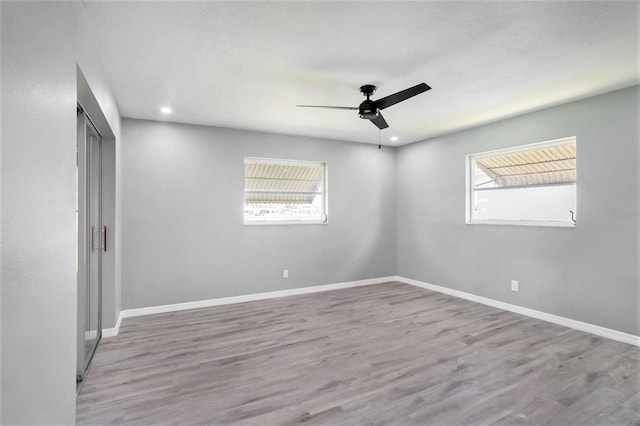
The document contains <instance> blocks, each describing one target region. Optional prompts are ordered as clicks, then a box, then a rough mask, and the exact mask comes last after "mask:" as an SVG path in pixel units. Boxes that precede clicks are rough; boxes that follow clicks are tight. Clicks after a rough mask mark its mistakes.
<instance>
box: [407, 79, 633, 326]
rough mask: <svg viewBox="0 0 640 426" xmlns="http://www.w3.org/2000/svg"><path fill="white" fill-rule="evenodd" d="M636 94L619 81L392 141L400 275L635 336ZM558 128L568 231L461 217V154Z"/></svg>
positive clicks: (539, 137) (541, 136) (533, 138)
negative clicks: (571, 180)
mask: <svg viewBox="0 0 640 426" xmlns="http://www.w3.org/2000/svg"><path fill="white" fill-rule="evenodd" d="M638 94H639V88H638V86H636V87H632V88H627V89H623V90H620V91H616V92H612V93H609V94H605V95H601V96H597V97H593V98H590V99H586V100H582V101H578V102H573V103H570V104H566V105H562V106H558V107H554V108H550V109H546V110H543V111H539V112H534V113H530V114H526V115H523V116H519V117H515V118H511V119H507V120H504V121H500V122H497V123H494V124H490V125H485V126H481V127H477V128H474V129H470V130H467V131H462V132H457V133H454V134H449V135H446V136H442V137H438V138H433V139H430V140H428V141H425V142H421V143H416V144H412V145H407V146H404V147H401V148H399V149H398V152H397V172H396V185H397V186H396V188H397V194H396V198H397V213H396V220H397V260H396V262H397V272H398V275H401V276H404V277H408V278H413V279H417V280H420V281H424V282H428V283H431V284H436V285H441V286H445V287H449V288H453V289H456V290H461V291H465V292H468V293H472V294H476V295H481V296H485V297H489V298H492V299H496V300H501V301H504V302H508V303H512V304H516V305H520V306H525V307H528V308H532V309H537V310H541V311H544V312H548V313H552V314H556V315H561V316H564V317H568V318H572V319H576V320H579V321H585V322H588V323H592V324H596V325H600V326H604V327H609V328H613V329H616V330H620V331H623V332H627V333H632V334H636V335H637V334H640V318H639V316H638V299H639V298H638V292H639V283H638V268H637V264H638V257H639V256H638V255H639V252H638V235H639V234H638V222H639V219H640V217H639V216H638V185H639V184H638V144H639V142H638V141H639V135H638V113H639V111H638ZM566 136H576V137H577V143H578V159H577V162H578V163H577V164H578V188H577V189H578V194H577V202H578V207H577V217H578V225H577V227H576V228H575V229H568V228H542V227H514V226H495V225H465V223H464V222H465V155H466V154H472V153H476V152H482V151H487V150H492V149H499V148H506V147H510V146H517V145H522V144H527V143H533V142H542V141H546V140H551V139H557V138H562V137H566ZM606 209H618V210H620V211H627V212H630V213H631V215H626V216H621V217H617V216H613V217H612V216H607V215H606V214H605V210H606ZM511 279H517V280H519V281H520V291H519V292H518V293H513V292H511V291H510V289H509V285H510V280H511Z"/></svg>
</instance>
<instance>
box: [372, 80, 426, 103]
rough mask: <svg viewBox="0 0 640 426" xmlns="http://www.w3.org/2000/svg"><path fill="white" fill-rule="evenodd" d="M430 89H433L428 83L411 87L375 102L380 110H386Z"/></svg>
mask: <svg viewBox="0 0 640 426" xmlns="http://www.w3.org/2000/svg"><path fill="white" fill-rule="evenodd" d="M429 89H431V87H429V86H428V85H427V84H426V83H420V84H418V85H415V86H413V87H409V88H408V89H404V90H401V91H399V92H397V93H394V94H393V95H389V96H385V97H384V98H380V99H378V100H377V101H374V102H375V105H376V106H377V107H378V109H385V108H388V107H390V106H391V105H395V104H397V103H398V102H402V101H406V100H407V99H409V98H412V97H414V96H415V95H419V94H420V93H423V92H426V91H427V90H429Z"/></svg>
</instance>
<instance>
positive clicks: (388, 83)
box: [87, 1, 640, 145]
mask: <svg viewBox="0 0 640 426" xmlns="http://www.w3.org/2000/svg"><path fill="white" fill-rule="evenodd" d="M639 5H640V4H639V3H638V2H613V1H606V2H551V1H543V2H397V1H396V2H361V1H343V2H324V1H323V2H271V1H263V2H205V1H201V2H189V3H186V2H160V1H151V2H93V1H89V2H87V8H88V10H89V13H90V15H91V17H92V19H93V20H94V21H95V31H96V34H95V36H96V37H97V39H98V40H99V42H98V43H99V45H98V49H99V51H100V52H101V53H102V54H103V56H104V67H105V72H106V75H107V79H108V80H109V83H110V85H111V88H112V89H113V91H114V93H115V95H116V99H117V101H118V105H119V108H120V111H121V113H122V115H123V116H125V117H132V118H143V119H151V120H170V121H176V122H183V123H194V124H206V125H214V126H224V127H234V128H245V129H253V130H263V131H269V132H279V133H287V134H297V135H308V136H318V137H323V138H330V139H339V140H347V141H358V142H368V143H376V144H377V143H378V129H377V128H376V127H375V126H374V125H373V124H372V123H370V122H369V121H368V120H361V119H360V118H358V116H357V111H341V110H323V109H308V108H296V107H295V105H296V104H316V105H317V104H321V105H344V106H357V105H358V104H359V103H360V102H361V101H362V100H363V99H364V98H363V97H362V95H361V94H360V93H359V91H358V87H359V86H361V85H363V84H375V85H377V86H378V91H377V93H376V94H375V95H374V96H373V99H377V98H379V97H383V96H386V95H388V94H391V93H394V92H396V91H399V90H402V89H405V88H407V87H409V86H413V85H415V84H418V83H420V82H423V81H424V82H426V83H427V84H429V85H430V86H431V87H432V88H433V89H432V90H431V91H429V92H426V93H424V94H421V95H418V96H416V97H414V98H412V99H409V100H407V101H406V102H403V103H400V104H397V105H395V106H392V107H390V108H388V109H386V110H384V112H383V113H384V116H385V118H386V120H387V122H388V123H389V125H390V127H389V128H388V129H385V130H383V131H382V133H381V138H382V143H383V144H387V145H398V144H406V143H410V142H415V141H418V140H422V139H426V138H429V137H433V136H436V135H440V134H444V133H448V132H451V131H454V130H458V129H463V128H467V127H471V126H474V125H477V124H480V123H486V122H490V121H495V120H497V119H500V118H504V117H508V116H512V115H516V114H519V113H523V112H526V111H531V110H535V109H540V108H543V107H546V106H550V105H555V104H559V103H564V102H567V101H570V100H575V99H580V98H584V97H588V96H592V95H595V94H599V93H604V92H608V91H611V90H615V89H618V88H623V87H627V86H631V85H633V84H638V83H639V82H640V76H639V70H638V67H639V64H638V60H639V56H640V55H639V39H638V37H639V35H638V32H639V22H640V20H639V9H640V8H639ZM164 105H169V106H171V107H172V108H173V113H172V114H171V115H170V116H169V117H164V116H163V115H162V114H161V113H160V112H159V109H160V107H161V106H164ZM391 136H398V137H399V141H398V142H395V143H392V142H389V138H390V137H391Z"/></svg>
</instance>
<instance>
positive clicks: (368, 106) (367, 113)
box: [296, 83, 431, 129]
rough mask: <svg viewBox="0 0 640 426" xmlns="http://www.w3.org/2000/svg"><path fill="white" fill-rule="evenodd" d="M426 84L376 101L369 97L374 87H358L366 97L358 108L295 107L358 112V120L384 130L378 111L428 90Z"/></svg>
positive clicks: (384, 121) (383, 122) (385, 126)
mask: <svg viewBox="0 0 640 426" xmlns="http://www.w3.org/2000/svg"><path fill="white" fill-rule="evenodd" d="M430 89H431V87H429V86H428V85H427V84H426V83H420V84H417V85H415V86H413V87H410V88H408V89H405V90H401V91H399V92H396V93H394V94H392V95H389V96H385V97H384V98H380V99H378V100H377V101H373V100H371V99H370V97H371V95H373V94H374V92H375V91H376V86H374V85H372V84H365V85H364V86H361V87H360V92H361V93H362V94H363V95H364V96H366V97H367V99H366V100H364V101H363V102H362V103H361V104H360V106H358V107H344V106H328V105H296V106H297V107H301V108H330V109H349V110H358V114H359V115H360V118H363V119H366V120H369V121H371V122H372V123H373V124H375V125H376V126H378V128H379V129H386V128H387V127H389V125H388V124H387V122H386V120H385V119H384V117H383V116H382V113H381V112H380V110H383V109H385V108H389V107H390V106H392V105H395V104H397V103H398V102H402V101H406V100H407V99H409V98H412V97H414V96H416V95H419V94H420V93H423V92H426V91H427V90H430Z"/></svg>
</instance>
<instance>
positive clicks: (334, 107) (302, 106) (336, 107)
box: [296, 105, 358, 110]
mask: <svg viewBox="0 0 640 426" xmlns="http://www.w3.org/2000/svg"><path fill="white" fill-rule="evenodd" d="M296 106H297V107H298V108H330V109H351V110H354V109H355V110H357V109H358V107H343V106H329V105H296Z"/></svg>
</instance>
